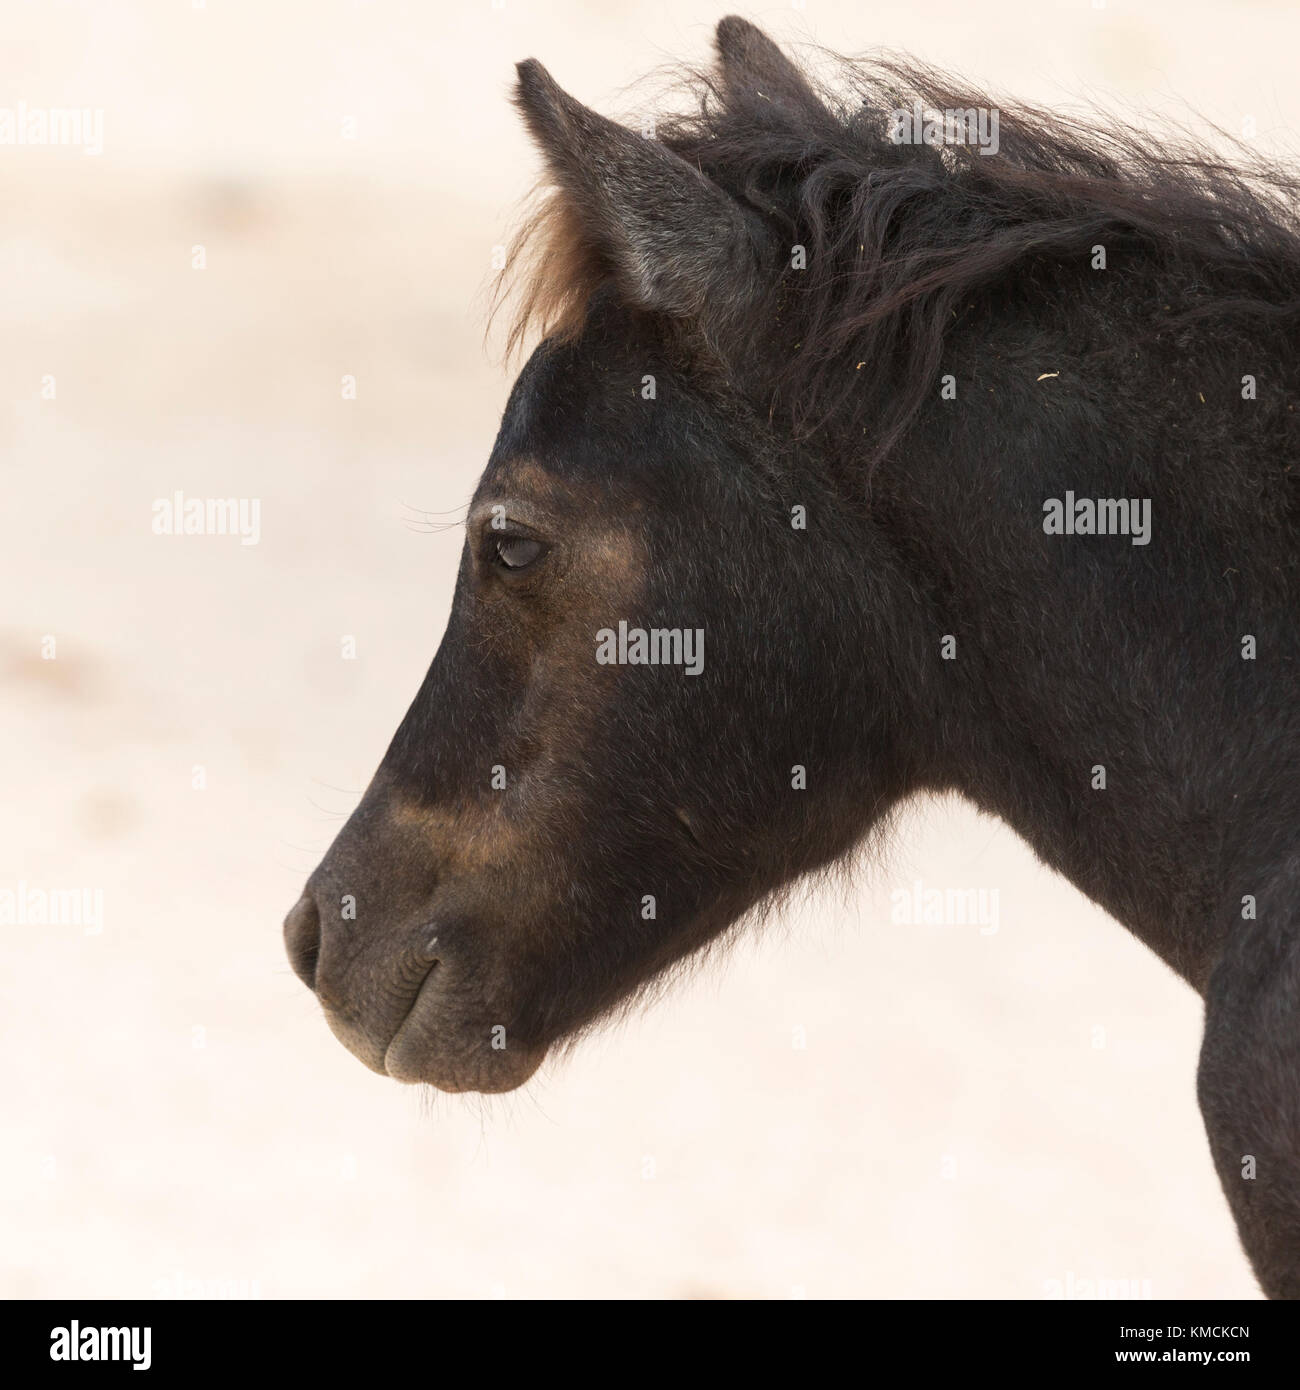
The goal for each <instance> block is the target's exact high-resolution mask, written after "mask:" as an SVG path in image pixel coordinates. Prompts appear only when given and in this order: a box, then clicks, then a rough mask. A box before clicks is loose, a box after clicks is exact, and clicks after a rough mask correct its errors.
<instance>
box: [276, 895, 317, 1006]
mask: <svg viewBox="0 0 1300 1390" xmlns="http://www.w3.org/2000/svg"><path fill="white" fill-rule="evenodd" d="M284 947H285V950H286V951H288V953H289V964H290V965H292V966H293V973H294V974H295V975H297V977H298V978H299V979H300V980H301V981H302V982H303V984H305V985H306V986H307V988H308V989H313V990H314V989H315V988H316V962H317V961H318V960H319V959H320V911H319V910H318V909H317V907H316V900H315V899H314V898H313V897H312V895H311V894H310V893H309V892H308V893H304V894H303V895H302V897H301V898H299V899H298V901H297V902H296V903H294V905H293V907H292V908H291V909H290V911H289V915H288V916H287V917H286V918H285V919H284Z"/></svg>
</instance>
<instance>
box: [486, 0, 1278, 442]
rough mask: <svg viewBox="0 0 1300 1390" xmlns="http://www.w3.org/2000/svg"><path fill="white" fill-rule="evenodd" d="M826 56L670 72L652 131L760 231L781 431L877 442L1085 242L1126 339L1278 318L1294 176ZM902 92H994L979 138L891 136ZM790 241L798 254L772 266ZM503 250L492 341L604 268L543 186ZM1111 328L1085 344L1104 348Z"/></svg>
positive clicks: (1189, 144)
mask: <svg viewBox="0 0 1300 1390" xmlns="http://www.w3.org/2000/svg"><path fill="white" fill-rule="evenodd" d="M725 23H726V21H724V24H725ZM832 61H833V71H834V76H833V78H832V79H831V80H828V81H823V80H819V79H817V78H814V77H813V76H812V75H811V74H809V73H808V72H807V71H805V72H803V73H802V74H801V76H800V78H799V80H797V81H795V80H792V79H791V78H790V76H789V74H788V73H787V74H784V75H782V74H777V73H773V74H772V77H773V80H772V82H770V83H768V84H766V85H767V86H768V87H770V88H771V90H764V89H763V88H762V87H761V86H759V85H757V84H751V85H736V84H730V83H728V82H727V81H726V78H725V74H723V75H719V74H718V73H714V72H707V71H690V72H688V73H687V74H686V75H685V77H684V78H683V79H682V80H681V82H680V83H679V92H680V93H684V94H685V96H686V98H687V99H688V103H689V113H688V114H686V115H677V116H672V117H668V118H663V119H661V120H659V121H658V123H657V129H656V132H655V134H656V138H658V139H660V140H662V141H663V143H664V144H665V145H666V146H667V147H668V148H669V149H671V150H673V151H674V152H676V153H678V154H679V155H681V156H682V157H683V158H685V159H687V160H688V161H689V162H690V163H692V164H694V165H695V166H696V167H698V168H699V169H700V170H701V171H702V172H703V173H705V174H707V175H708V176H709V177H710V178H711V179H713V180H714V181H715V182H716V183H718V184H719V185H721V186H722V187H723V188H725V189H726V190H727V191H728V192H730V193H731V194H732V195H733V196H735V197H736V198H737V199H739V200H740V201H741V202H742V203H743V204H744V205H746V206H747V208H749V209H750V210H751V211H752V214H753V215H754V217H755V218H756V220H760V221H761V223H762V225H763V227H764V228H765V230H766V232H767V235H768V239H769V248H770V252H771V263H770V269H771V277H770V279H771V286H772V288H771V294H770V295H769V296H767V297H760V298H758V299H756V300H755V301H754V302H753V303H752V304H750V305H748V306H738V307H737V315H738V318H737V320H736V322H735V330H736V334H737V337H738V338H739V339H741V340H744V341H746V342H748V343H751V344H754V345H756V346H755V348H754V352H755V354H756V356H761V357H762V358H763V362H762V371H763V385H764V389H765V391H766V393H767V398H768V404H769V405H770V408H771V409H772V410H774V411H775V410H781V411H783V412H785V414H786V416H787V418H788V421H789V423H790V424H791V426H792V427H793V428H794V429H795V430H796V431H797V432H799V433H809V432H812V431H815V430H817V429H819V428H820V427H823V426H825V425H827V424H829V423H832V422H835V423H836V424H837V425H839V426H844V427H848V426H860V428H855V429H854V432H855V433H857V434H859V435H865V436H866V441H865V442H866V443H867V445H868V459H869V461H870V462H875V461H878V460H879V459H880V458H882V457H883V456H884V455H885V453H887V452H888V450H889V449H890V448H891V447H892V446H893V445H894V444H895V443H897V441H898V440H899V438H900V437H901V436H902V435H903V433H904V432H905V431H906V429H907V427H908V425H909V423H910V422H911V420H912V419H913V417H914V416H915V414H916V411H917V409H918V408H919V406H920V405H921V404H922V402H923V400H924V399H926V398H927V396H928V395H929V394H930V393H931V392H932V391H933V390H934V389H935V382H936V376H937V374H938V372H939V369H940V364H941V362H942V360H943V353H944V344H945V339H946V337H947V335H948V333H949V330H950V329H951V328H952V327H953V326H954V324H956V323H958V322H959V321H961V320H963V318H965V317H966V316H967V315H971V314H974V313H979V312H983V311H986V310H988V309H990V307H992V308H993V309H994V311H995V312H996V305H997V303H998V302H1000V301H1005V300H1006V299H1007V298H1008V297H1011V298H1015V297H1016V296H1023V295H1024V294H1025V293H1026V292H1027V291H1029V290H1031V289H1032V291H1033V293H1034V295H1035V297H1036V298H1037V299H1038V301H1039V302H1040V303H1041V302H1042V300H1043V299H1044V298H1045V297H1047V298H1050V297H1051V296H1052V295H1053V294H1060V295H1062V296H1064V297H1065V298H1064V299H1063V301H1062V303H1063V306H1064V309H1063V312H1066V313H1068V312H1069V306H1070V304H1071V303H1074V302H1076V301H1078V300H1081V299H1083V298H1084V297H1085V293H1084V292H1085V290H1091V289H1092V287H1091V286H1086V285H1085V283H1084V282H1085V281H1086V280H1087V279H1088V277H1096V276H1097V275H1098V274H1099V272H1097V271H1095V270H1094V269H1093V267H1092V257H1093V248H1094V247H1096V246H1102V247H1104V248H1105V252H1106V257H1107V268H1106V271H1105V272H1104V273H1105V275H1106V276H1107V277H1109V280H1110V288H1111V290H1112V292H1117V291H1118V292H1120V293H1121V295H1122V297H1123V298H1124V299H1125V300H1126V301H1127V302H1128V304H1129V306H1130V309H1131V310H1132V311H1133V312H1132V319H1133V323H1134V325H1136V327H1135V330H1134V331H1139V332H1140V333H1141V334H1142V335H1143V336H1146V337H1148V338H1152V339H1154V338H1156V337H1159V336H1161V335H1167V334H1174V335H1176V334H1178V333H1179V331H1180V330H1182V329H1185V328H1186V327H1188V326H1189V325H1191V324H1193V323H1197V324H1199V325H1200V326H1201V328H1202V329H1204V330H1206V331H1207V332H1208V333H1210V334H1212V335H1214V336H1216V337H1221V335H1223V334H1224V333H1231V332H1232V331H1233V330H1234V329H1236V328H1241V329H1243V330H1244V329H1245V328H1246V327H1247V325H1249V327H1250V332H1251V333H1253V334H1255V335H1258V334H1259V332H1260V331H1261V330H1263V331H1266V332H1267V331H1268V324H1269V321H1270V320H1271V321H1273V323H1275V324H1276V325H1277V326H1278V331H1279V332H1281V333H1284V334H1290V333H1292V332H1293V329H1294V325H1295V323H1296V321H1297V318H1300V177H1297V175H1296V174H1294V173H1292V172H1290V171H1289V170H1287V169H1285V168H1283V167H1280V166H1278V165H1276V164H1273V163H1270V162H1268V161H1265V160H1263V159H1261V158H1259V157H1258V156H1256V155H1254V154H1253V153H1252V152H1250V151H1249V150H1247V149H1245V148H1244V147H1243V146H1242V145H1241V144H1240V143H1239V142H1232V141H1230V140H1229V137H1226V136H1222V138H1223V140H1224V141H1225V142H1227V143H1228V145H1229V147H1230V149H1231V156H1232V157H1231V159H1225V158H1221V157H1219V156H1218V155H1216V154H1215V153H1213V152H1212V151H1210V150H1208V149H1206V148H1205V147H1203V146H1201V145H1199V144H1197V143H1195V142H1194V141H1193V139H1192V138H1191V137H1190V136H1188V135H1187V134H1186V133H1185V132H1171V131H1169V130H1168V129H1154V128H1151V129H1148V128H1143V127H1138V126H1133V125H1125V124H1122V123H1119V122H1117V121H1113V120H1112V121H1104V120H1101V119H1099V118H1098V119H1093V120H1088V121H1084V120H1079V119H1075V118H1072V117H1069V116H1065V115H1060V114H1057V113H1054V112H1049V111H1045V110H1042V109H1038V108H1035V107H1030V106H1025V105H1023V104H1014V103H1009V102H1003V101H999V100H995V99H994V98H993V97H991V96H989V95H988V94H986V93H982V92H978V91H973V90H970V89H967V88H963V87H962V86H960V85H959V84H958V83H957V82H956V81H955V80H954V79H952V78H951V77H949V76H948V75H946V74H944V73H942V72H939V71H937V70H935V69H933V68H930V67H927V66H924V65H922V64H919V63H917V62H913V61H910V60H903V59H897V58H885V59H877V60H874V61H850V60H847V59H840V58H836V59H833V60H832ZM918 103H919V106H920V108H922V109H923V110H936V111H945V110H958V111H960V110H968V109H971V108H977V109H978V108H983V109H986V110H995V111H996V112H997V113H998V120H999V149H998V151H997V153H996V154H994V155H991V156H987V155H984V154H981V153H980V151H979V149H978V148H977V147H975V146H974V145H972V144H969V143H967V144H961V143H948V144H943V145H941V146H935V145H928V144H912V143H895V141H894V140H893V139H892V138H891V127H892V126H893V123H894V118H893V113H894V112H895V111H899V110H902V111H908V112H910V111H912V110H913V109H914V107H915V106H916V105H917V104H918ZM1220 134H1222V133H1220ZM795 246H802V247H804V248H805V255H806V266H805V268H803V269H798V270H797V269H793V268H791V257H792V250H793V248H794V247H795ZM516 251H517V252H519V251H522V252H524V253H525V255H524V258H523V263H524V264H526V265H529V266H530V267H531V268H532V277H533V278H532V279H531V281H530V282H528V283H527V284H526V286H525V292H524V297H523V303H522V307H521V310H520V312H519V314H518V317H517V318H516V321H515V324H514V326H513V330H512V335H511V338H512V343H517V342H519V341H521V340H522V339H523V338H524V337H525V336H527V335H528V333H529V332H530V331H532V330H536V329H538V328H540V330H541V331H542V333H543V334H560V335H571V334H572V333H574V332H576V331H577V330H578V329H579V328H580V327H581V324H582V322H583V321H584V318H585V312H586V307H587V305H588V303H589V301H590V299H591V296H592V294H593V293H594V292H595V291H596V290H597V289H598V288H600V286H601V285H602V284H604V283H605V282H606V281H607V280H609V279H611V278H612V275H613V269H612V267H611V265H610V264H609V262H608V260H607V259H606V258H605V257H604V255H603V254H602V252H601V250H600V249H599V248H598V247H597V246H595V245H593V244H591V243H590V241H589V239H588V238H587V237H586V236H585V235H584V231H583V228H582V226H581V223H580V220H579V219H578V218H577V217H575V215H574V211H573V209H572V207H571V206H570V205H569V200H568V199H566V198H565V197H564V195H563V194H562V193H559V192H557V193H554V194H553V195H552V196H551V198H550V199H549V200H548V201H547V202H546V203H544V204H543V205H542V207H541V208H540V210H539V211H538V213H537V214H535V215H534V216H533V217H532V218H531V219H530V221H529V222H528V223H527V224H526V225H525V227H524V228H523V231H522V234H521V236H520V238H519V241H518V243H517V245H516ZM511 259H512V262H513V260H514V257H513V256H512V258H511ZM1095 283H1096V281H1095V278H1094V284H1095ZM774 325H775V326H776V332H775V334H774V332H773V326H774ZM1112 328H1113V324H1108V325H1106V326H1105V327H1104V328H1103V329H1102V332H1101V333H1100V334H1098V335H1097V342H1096V344H1095V346H1096V347H1097V349H1098V350H1114V349H1115V342H1114V340H1113V338H1111V330H1112ZM1080 329H1081V334H1082V335H1083V336H1086V333H1085V332H1084V326H1083V325H1080ZM1107 338H1111V340H1110V341H1109V342H1106V341H1103V339H1107ZM774 339H775V341H774ZM1131 341H1132V340H1131V338H1130V339H1129V342H1130V344H1131ZM760 344H761V345H763V346H762V347H761V348H759V347H758V346H757V345H760Z"/></svg>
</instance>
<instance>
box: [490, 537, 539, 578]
mask: <svg viewBox="0 0 1300 1390" xmlns="http://www.w3.org/2000/svg"><path fill="white" fill-rule="evenodd" d="M494 549H495V550H496V557H497V560H498V562H499V563H500V564H502V565H504V566H505V568H506V569H508V570H521V569H523V568H524V566H525V565H531V564H532V563H533V561H534V560H536V559H537V558H538V557H539V556H540V555H541V553H542V549H543V546H542V543H541V541H534V540H529V539H528V537H527V536H501V537H499V538H498V539H497V541H496V543H495V547H494Z"/></svg>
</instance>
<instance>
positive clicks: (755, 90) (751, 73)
mask: <svg viewBox="0 0 1300 1390" xmlns="http://www.w3.org/2000/svg"><path fill="white" fill-rule="evenodd" d="M713 42H714V46H715V47H716V49H717V51H718V74H719V77H720V79H721V86H722V92H723V94H724V96H726V97H727V98H729V99H730V100H732V101H734V100H735V99H736V98H738V97H744V96H749V95H751V94H752V95H756V96H759V97H761V98H762V99H763V100H765V101H772V102H776V103H777V104H778V105H780V106H788V107H791V108H793V109H795V110H798V111H803V112H805V113H806V114H808V115H820V116H824V115H825V114H826V107H825V106H824V105H823V104H822V102H821V101H820V100H819V99H818V97H817V94H816V93H815V92H814V91H813V89H812V87H811V86H810V85H809V83H808V79H807V78H806V77H805V76H804V75H803V73H801V72H800V71H799V69H798V68H797V67H795V65H794V64H793V63H792V62H791V61H790V59H789V58H787V57H786V56H785V54H784V53H782V52H781V50H780V49H779V48H778V47H777V46H776V44H774V43H773V42H772V40H771V39H769V38H768V36H767V35H766V34H765V33H764V32H763V31H762V30H761V29H757V28H755V27H754V25H752V24H751V23H750V22H749V20H747V19H741V17H740V16H739V15H737V14H731V15H728V16H727V17H726V18H725V19H720V20H719V21H718V28H717V31H716V32H715V34H714V39H713Z"/></svg>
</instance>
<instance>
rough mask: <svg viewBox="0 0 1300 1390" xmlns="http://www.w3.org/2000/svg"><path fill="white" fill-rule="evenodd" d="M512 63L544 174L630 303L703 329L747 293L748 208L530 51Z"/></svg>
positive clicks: (752, 245)
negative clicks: (591, 100)
mask: <svg viewBox="0 0 1300 1390" xmlns="http://www.w3.org/2000/svg"><path fill="white" fill-rule="evenodd" d="M516 70H517V72H518V74H519V85H518V87H517V88H516V90H515V105H516V106H517V107H518V108H519V110H520V112H521V113H522V115H523V117H524V121H525V123H526V124H527V126H528V129H529V131H530V132H531V133H532V136H533V138H534V140H536V142H537V144H538V146H539V147H540V149H541V152H542V155H543V157H544V158H545V160H546V164H547V168H548V170H549V172H550V175H551V178H552V179H553V180H554V182H555V184H556V185H557V187H558V188H559V189H560V190H561V193H562V194H563V195H564V196H565V198H566V200H567V204H568V211H569V212H570V213H571V214H572V216H573V217H574V218H575V219H576V221H577V224H578V227H579V229H580V231H581V233H582V235H584V236H585V237H587V238H589V240H590V242H591V244H592V246H593V247H594V248H595V249H596V250H597V251H598V252H599V254H600V255H601V256H602V257H603V258H604V259H605V260H606V261H607V262H608V263H609V264H610V265H611V266H612V267H613V270H614V274H615V276H616V278H617V280H618V283H619V285H620V287H621V289H622V291H623V293H624V294H625V295H626V296H627V298H628V299H629V300H630V301H631V302H632V303H634V304H636V305H638V306H640V307H641V308H645V309H651V310H656V311H659V312H663V313H667V314H672V315H676V316H679V317H685V318H692V319H695V320H697V321H699V322H700V323H701V325H702V326H704V327H705V328H706V330H708V329H717V328H718V327H719V326H720V325H721V323H723V322H724V321H725V320H726V318H727V317H728V316H729V314H730V313H732V312H734V311H736V310H738V309H739V308H740V307H741V306H742V305H744V304H745V303H747V302H748V301H749V300H750V299H751V297H752V296H753V295H754V294H755V293H756V292H757V291H758V289H759V286H760V284H761V283H762V269H763V266H764V263H765V262H766V260H767V259H768V258H767V256H766V255H765V254H764V249H765V243H766V233H765V229H764V228H763V227H762V225H761V224H760V223H759V222H758V220H757V218H756V217H754V215H753V214H751V213H748V212H746V211H745V210H744V209H742V207H741V205H740V204H739V203H738V202H736V200H735V199H734V198H732V197H731V196H730V194H728V193H726V192H724V190H723V189H722V188H720V187H719V186H718V185H717V184H716V183H714V182H713V181H712V180H711V179H709V178H707V177H705V175H704V174H702V173H701V172H700V171H699V170H698V169H697V168H696V167H695V166H694V165H693V164H689V163H687V161H686V160H684V159H682V158H681V157H680V156H679V155H677V154H674V153H673V151H672V150H670V149H668V148H667V147H666V146H665V145H663V144H661V143H660V142H659V141H658V140H654V139H646V138H643V137H642V136H640V135H638V134H636V133H635V132H634V131H631V130H628V129H627V128H626V127H625V126H621V125H618V124H616V123H615V122H614V121H610V120H607V119H606V118H605V117H604V116H601V115H598V114H597V113H596V112H595V111H591V110H589V109H588V108H587V107H585V106H583V105H582V104H581V103H580V102H577V101H575V100H574V99H573V98H572V97H571V96H569V94H568V93H567V92H565V91H563V90H561V88H560V87H559V86H558V85H557V84H556V82H555V80H554V79H553V78H552V77H551V75H550V73H548V72H547V71H546V69H545V68H544V67H543V66H542V65H541V64H540V63H539V62H537V60H536V59H533V58H530V59H528V60H527V62H523V63H520V64H519V66H518V68H517V69H516ZM711 336H712V335H711Z"/></svg>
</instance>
